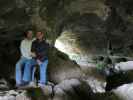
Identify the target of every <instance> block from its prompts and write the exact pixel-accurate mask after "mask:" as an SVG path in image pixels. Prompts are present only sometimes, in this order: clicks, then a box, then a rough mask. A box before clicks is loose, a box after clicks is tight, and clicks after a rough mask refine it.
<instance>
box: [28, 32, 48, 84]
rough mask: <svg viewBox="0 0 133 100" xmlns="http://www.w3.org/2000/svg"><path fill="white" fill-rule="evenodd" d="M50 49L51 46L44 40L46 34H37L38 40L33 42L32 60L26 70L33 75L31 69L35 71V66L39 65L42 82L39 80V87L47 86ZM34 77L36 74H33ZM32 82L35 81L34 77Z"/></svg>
mask: <svg viewBox="0 0 133 100" xmlns="http://www.w3.org/2000/svg"><path fill="white" fill-rule="evenodd" d="M48 47H49V45H48V44H47V43H46V41H45V40H44V33H42V32H40V31H39V32H37V33H36V40H34V41H33V43H32V47H31V52H32V59H31V60H30V61H28V62H27V63H26V65H25V66H26V68H29V69H28V71H29V72H28V73H31V69H33V66H34V65H36V64H38V65H39V67H40V80H39V84H38V85H39V86H44V85H45V84H46V81H47V80H46V70H47V65H48V55H47V52H48ZM33 75H34V72H32V76H33ZM32 81H34V78H33V77H32Z"/></svg>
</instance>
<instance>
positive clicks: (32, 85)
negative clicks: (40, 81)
mask: <svg viewBox="0 0 133 100" xmlns="http://www.w3.org/2000/svg"><path fill="white" fill-rule="evenodd" d="M28 87H36V83H35V82H33V81H32V82H30V83H29V84H28Z"/></svg>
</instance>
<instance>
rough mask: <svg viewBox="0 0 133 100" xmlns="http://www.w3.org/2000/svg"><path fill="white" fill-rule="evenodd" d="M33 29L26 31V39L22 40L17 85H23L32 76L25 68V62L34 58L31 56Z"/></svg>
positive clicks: (17, 66)
mask: <svg viewBox="0 0 133 100" xmlns="http://www.w3.org/2000/svg"><path fill="white" fill-rule="evenodd" d="M32 41H33V38H32V31H31V30H29V31H27V32H26V33H25V38H24V40H22V41H21V45H20V52H21V58H20V59H19V61H18V62H17V64H16V86H17V87H19V86H22V85H24V84H25V83H26V82H28V81H29V80H30V76H28V74H27V72H26V69H25V68H23V67H24V65H25V63H26V62H27V61H28V60H30V59H32V57H31V45H32ZM22 69H24V76H23V75H22Z"/></svg>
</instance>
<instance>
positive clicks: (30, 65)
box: [23, 59, 48, 84]
mask: <svg viewBox="0 0 133 100" xmlns="http://www.w3.org/2000/svg"><path fill="white" fill-rule="evenodd" d="M37 64H38V63H37V61H36V60H35V59H31V60H29V61H28V62H27V63H26V65H25V69H26V71H25V72H24V76H28V77H24V78H25V79H23V80H25V81H28V80H29V78H31V81H34V74H35V70H34V69H35V68H34V67H35V65H37ZM47 65H48V60H45V61H43V62H42V63H41V64H40V65H39V68H40V80H39V83H40V84H46V82H47Z"/></svg>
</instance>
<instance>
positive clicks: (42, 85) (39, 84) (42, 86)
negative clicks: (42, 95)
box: [38, 83, 46, 88]
mask: <svg viewBox="0 0 133 100" xmlns="http://www.w3.org/2000/svg"><path fill="white" fill-rule="evenodd" d="M45 86H46V85H45V84H42V83H38V87H41V88H44V87H45Z"/></svg>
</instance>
